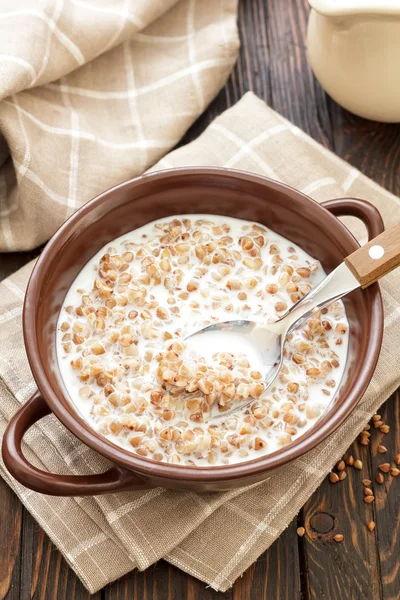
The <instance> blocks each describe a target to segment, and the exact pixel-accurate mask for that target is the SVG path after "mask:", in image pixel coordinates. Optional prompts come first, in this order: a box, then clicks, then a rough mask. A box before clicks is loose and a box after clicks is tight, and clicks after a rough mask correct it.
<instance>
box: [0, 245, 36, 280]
mask: <svg viewBox="0 0 400 600" xmlns="http://www.w3.org/2000/svg"><path fill="white" fill-rule="evenodd" d="M39 254H40V249H39V248H37V249H36V250H32V251H31V252H10V253H8V254H6V253H5V252H2V253H0V281H1V280H2V279H5V278H6V277H8V276H9V275H11V273H14V271H18V269H20V268H21V267H23V266H24V265H26V263H28V262H29V261H30V260H32V259H33V258H35V257H36V256H38V255H39Z"/></svg>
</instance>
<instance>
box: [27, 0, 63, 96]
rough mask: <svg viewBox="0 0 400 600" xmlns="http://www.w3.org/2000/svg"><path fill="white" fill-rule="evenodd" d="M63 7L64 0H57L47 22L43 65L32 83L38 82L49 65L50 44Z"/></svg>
mask: <svg viewBox="0 0 400 600" xmlns="http://www.w3.org/2000/svg"><path fill="white" fill-rule="evenodd" d="M63 8H64V0H56V2H55V4H54V9H53V14H52V15H51V17H50V19H49V20H48V22H47V25H48V29H47V35H46V41H45V44H44V51H43V58H42V65H41V67H40V69H39V71H38V73H37V75H36V78H35V80H34V81H33V82H32V85H35V84H36V83H37V81H38V80H39V79H40V76H41V75H42V73H43V72H44V71H45V69H46V67H47V64H48V62H49V57H50V45H51V42H52V39H53V34H54V30H55V28H56V27H57V21H58V19H59V18H60V15H61V13H62V10H63Z"/></svg>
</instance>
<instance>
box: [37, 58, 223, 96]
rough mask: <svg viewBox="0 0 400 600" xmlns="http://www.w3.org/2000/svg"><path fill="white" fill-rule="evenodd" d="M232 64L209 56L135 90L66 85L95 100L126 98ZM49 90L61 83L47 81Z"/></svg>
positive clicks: (59, 86) (74, 91)
mask: <svg viewBox="0 0 400 600" xmlns="http://www.w3.org/2000/svg"><path fill="white" fill-rule="evenodd" d="M225 65H226V66H230V65H232V60H231V59H229V58H209V59H207V60H203V61H202V62H199V63H197V64H196V65H192V66H189V67H185V68H184V69H181V70H180V71H176V72H175V73H172V74H171V75H167V76H166V77H162V78H161V79H159V80H158V81H155V82H154V83H151V84H149V85H144V86H143V87H141V88H137V89H136V90H123V91H119V92H113V91H111V90H93V89H88V88H81V87H76V86H67V87H68V89H67V91H68V92H69V93H70V94H76V95H78V96H84V97H85V98H95V99H96V100H123V99H124V98H128V97H129V96H143V95H144V94H147V93H149V92H154V91H155V90H158V89H160V88H162V87H164V86H166V85H170V84H171V83H175V82H176V81H178V80H179V79H183V78H184V77H186V75H192V73H193V72H194V71H197V72H199V73H200V72H201V71H205V70H207V69H215V68H216V67H223V66H225ZM43 87H44V88H47V89H49V90H57V91H60V88H62V86H61V85H59V84H57V83H48V84H46V85H44V86H43Z"/></svg>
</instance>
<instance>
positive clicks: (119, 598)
mask: <svg viewBox="0 0 400 600" xmlns="http://www.w3.org/2000/svg"><path fill="white" fill-rule="evenodd" d="M128 598H129V600H143V599H144V598H146V600H184V599H187V600H231V599H232V591H228V592H226V593H224V594H223V593H221V592H215V591H214V590H212V589H211V588H209V587H206V586H205V585H204V583H201V582H200V581H199V580H198V579H195V578H194V577H191V576H190V575H187V574H186V573H184V572H183V571H181V570H180V569H177V568H176V567H174V566H172V565H170V564H168V563H166V562H165V561H163V560H161V561H159V562H158V563H157V564H155V565H154V566H151V567H149V568H148V569H146V570H145V571H142V572H139V571H132V572H131V573H128V574H127V575H126V576H125V577H122V578H121V579H119V580H118V581H116V582H115V583H113V584H110V585H108V586H107V587H106V588H104V590H103V596H102V600H127V599H128ZM243 600H244V598H243Z"/></svg>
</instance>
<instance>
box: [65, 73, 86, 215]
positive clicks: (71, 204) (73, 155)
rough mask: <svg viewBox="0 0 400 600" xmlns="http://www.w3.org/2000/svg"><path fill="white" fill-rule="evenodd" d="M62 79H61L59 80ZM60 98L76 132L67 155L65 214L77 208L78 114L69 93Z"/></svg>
mask: <svg viewBox="0 0 400 600" xmlns="http://www.w3.org/2000/svg"><path fill="white" fill-rule="evenodd" d="M61 81H62V80H61ZM61 98H62V101H63V103H64V106H65V108H66V109H67V110H68V111H69V112H70V114H71V127H72V131H75V132H77V133H78V135H72V136H71V152H70V156H69V184H68V185H69V189H68V198H67V210H68V213H67V216H69V214H70V213H71V212H72V211H73V210H74V208H77V206H78V205H77V200H76V190H77V181H78V168H79V140H80V137H81V136H80V134H79V114H78V113H77V112H76V110H74V107H73V106H72V104H71V101H70V98H69V95H68V93H67V92H65V91H64V92H61Z"/></svg>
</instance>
